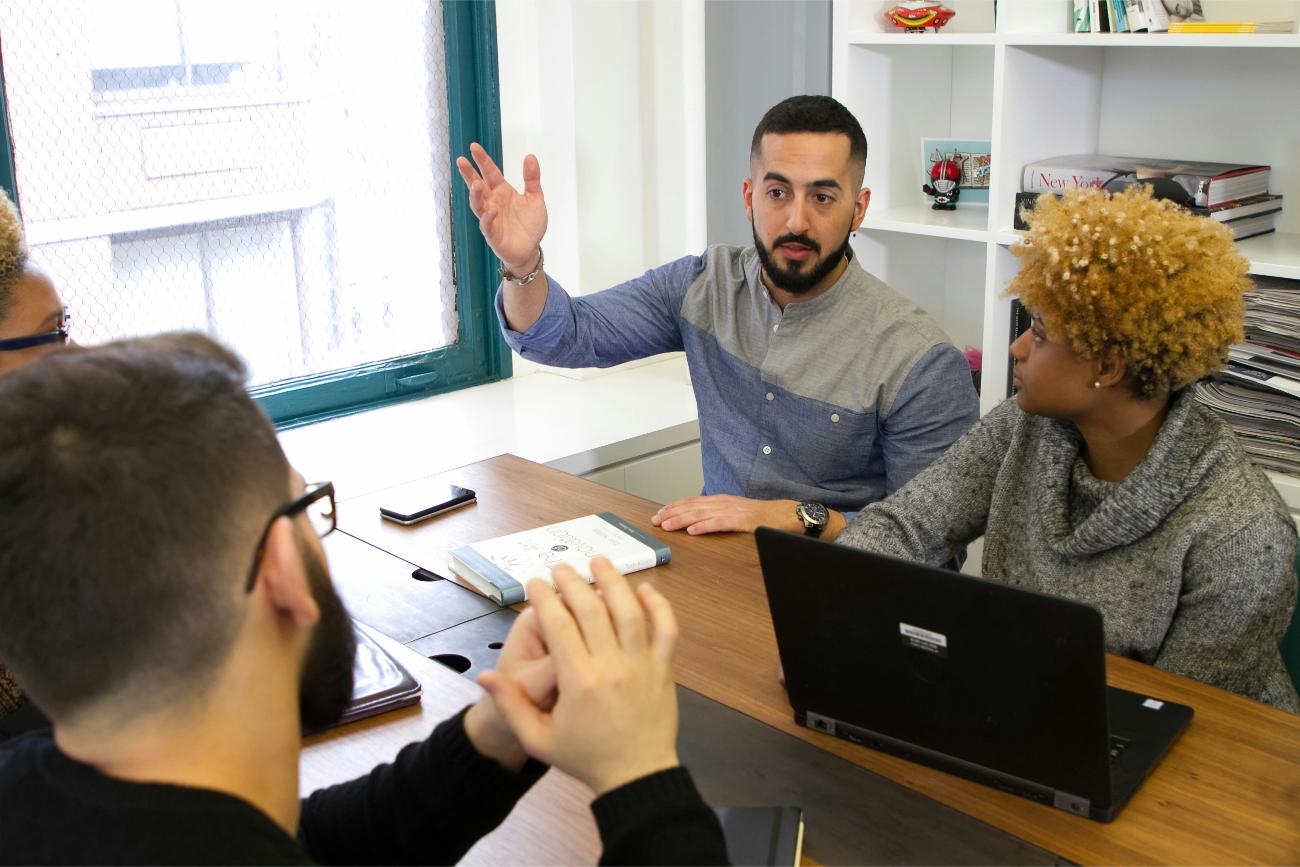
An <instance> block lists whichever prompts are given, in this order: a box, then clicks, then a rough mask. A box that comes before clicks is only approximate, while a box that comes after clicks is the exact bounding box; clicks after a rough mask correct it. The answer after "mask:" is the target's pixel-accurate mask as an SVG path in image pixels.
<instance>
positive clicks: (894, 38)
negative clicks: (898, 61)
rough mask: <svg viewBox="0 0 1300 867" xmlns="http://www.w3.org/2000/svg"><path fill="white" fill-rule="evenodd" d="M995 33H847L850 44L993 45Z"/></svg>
mask: <svg viewBox="0 0 1300 867" xmlns="http://www.w3.org/2000/svg"><path fill="white" fill-rule="evenodd" d="M998 40H999V34H997V33H943V32H939V33H900V32H898V31H893V32H888V33H887V32H883V31H878V30H855V31H853V32H852V33H850V34H849V37H848V42H849V44H850V45H890V46H893V45H906V46H909V47H910V46H913V45H994V44H996V43H997V42H998Z"/></svg>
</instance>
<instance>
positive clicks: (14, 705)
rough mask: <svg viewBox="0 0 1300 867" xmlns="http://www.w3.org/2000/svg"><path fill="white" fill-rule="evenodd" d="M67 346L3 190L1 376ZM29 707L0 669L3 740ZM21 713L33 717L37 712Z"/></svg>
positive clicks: (63, 322)
mask: <svg viewBox="0 0 1300 867" xmlns="http://www.w3.org/2000/svg"><path fill="white" fill-rule="evenodd" d="M67 342H68V323H67V311H66V310H65V309H64V307H63V301H62V300H61V299H60V298H59V291H58V290H57V289H55V288H54V284H53V283H51V282H50V278H48V277H46V276H45V275H44V274H42V273H41V272H40V271H39V270H37V268H36V267H35V266H34V265H32V263H31V262H29V261H28V260H27V242H26V240H25V239H24V237H23V224H22V220H21V219H20V218H19V216H18V209H17V208H15V207H14V205H13V202H11V201H9V198H8V196H6V195H5V193H4V191H3V190H0V375H3V374H5V373H8V372H9V371H11V370H14V369H16V368H19V367H22V366H23V365H24V364H28V363H30V362H32V361H35V360H36V359H37V358H39V357H40V356H41V355H43V354H44V353H46V352H49V351H50V350H52V349H54V348H57V347H59V346H63V345H64V344H65V343H67ZM25 704H26V697H25V696H24V695H23V693H22V690H20V689H19V688H18V686H17V684H15V683H14V682H13V679H12V678H11V677H10V676H9V672H8V671H6V670H5V668H4V665H3V664H0V737H3V733H4V732H5V731H6V730H17V729H19V728H23V727H25V725H26V720H25V719H24V720H18V719H16V718H15V717H8V716H7V715H8V714H10V712H12V711H15V710H16V709H19V708H23V705H25ZM22 712H23V713H24V715H25V716H30V715H32V714H33V713H34V709H33V708H23V711H22ZM33 721H39V718H35V719H34V720H33Z"/></svg>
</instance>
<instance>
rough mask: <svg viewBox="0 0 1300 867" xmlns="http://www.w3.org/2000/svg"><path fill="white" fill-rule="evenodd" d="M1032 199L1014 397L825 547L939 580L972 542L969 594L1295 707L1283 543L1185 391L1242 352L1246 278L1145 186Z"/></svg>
mask: <svg viewBox="0 0 1300 867" xmlns="http://www.w3.org/2000/svg"><path fill="white" fill-rule="evenodd" d="M1038 202H1039V203H1038V205H1037V207H1036V209H1035V211H1034V213H1033V214H1032V215H1031V216H1030V217H1029V218H1028V219H1029V223H1030V227H1031V229H1030V232H1029V234H1028V235H1027V237H1026V238H1025V241H1026V243H1025V244H1024V245H1021V246H1018V247H1016V248H1014V251H1015V253H1016V254H1017V255H1018V256H1019V257H1020V260H1021V266H1020V273H1019V274H1018V275H1017V276H1016V278H1015V280H1014V281H1013V282H1012V284H1011V286H1010V291H1011V292H1013V293H1015V294H1017V295H1019V296H1020V299H1021V301H1022V302H1023V303H1024V305H1025V306H1026V307H1027V308H1028V309H1029V311H1030V313H1031V314H1033V317H1034V321H1033V325H1032V327H1031V328H1030V329H1029V330H1027V331H1025V333H1024V334H1021V335H1019V336H1018V337H1017V338H1016V340H1015V342H1014V343H1012V344H1011V354H1012V356H1014V357H1015V359H1016V366H1015V382H1016V384H1017V386H1018V391H1017V394H1016V396H1015V397H1014V398H1012V399H1010V400H1007V401H1005V402H1004V403H1002V404H1001V405H1000V406H998V407H996V408H994V409H993V410H992V411H991V412H989V413H988V415H986V416H984V418H982V419H981V420H980V421H979V423H977V424H976V425H975V427H973V428H971V429H970V430H969V431H968V432H967V433H966V434H965V435H964V436H963V437H962V438H961V439H959V440H958V441H957V442H956V443H954V444H953V446H952V448H950V449H949V450H948V451H947V452H946V453H945V454H944V455H943V456H942V457H940V458H939V459H938V460H936V461H935V462H934V463H933V464H931V465H930V466H929V467H927V468H926V469H925V470H922V471H921V472H920V473H919V474H918V475H917V476H916V477H915V478H914V479H912V481H911V482H909V483H908V484H907V485H905V486H904V487H903V488H901V489H899V490H898V491H897V492H895V493H894V495H893V496H891V497H890V498H888V499H887V500H883V501H882V502H879V503H875V504H872V505H870V506H868V507H866V508H865V509H863V510H862V512H861V513H859V515H858V518H857V520H856V521H854V523H853V524H851V525H850V526H849V527H848V528H847V529H846V530H845V531H844V532H843V533H841V534H840V536H839V537H838V538H837V540H836V541H837V542H840V543H841V544H846V545H851V546H855V547H859V548H866V549H869V550H873V551H877V552H881V553H886V554H893V555H895V556H899V557H904V558H907V559H911V560H917V561H922V562H927V563H930V564H932V565H939V564H941V563H944V562H946V561H947V560H948V559H949V558H951V557H952V556H953V555H954V554H955V553H956V552H958V551H960V550H962V549H964V548H965V546H966V545H967V544H969V543H970V542H973V541H974V540H975V539H977V538H979V537H981V536H983V537H984V557H983V562H982V575H983V577H984V578H986V579H990V580H995V581H1005V582H1007V583H1010V584H1014V585H1017V586H1020V587H1025V588H1028V589H1031V590H1037V591H1040V592H1044V593H1052V594H1056V595H1058V596H1064V597H1068V598H1072V599H1076V600H1079V601H1082V602H1087V603H1090V604H1092V605H1094V606H1096V607H1097V608H1099V609H1100V610H1101V612H1102V614H1103V615H1104V618H1105V630H1106V647H1107V649H1108V650H1109V651H1110V652H1111V653H1116V654H1119V655H1122V656H1128V657H1130V658H1133V659H1137V660H1140V661H1142V662H1145V663H1148V664H1150V665H1154V666H1156V667H1157V668H1162V669H1164V670H1166V671H1172V672H1174V673H1176V674H1181V675H1184V676H1186V677H1191V678H1194V679H1196V680H1200V681H1203V682H1205V683H1209V684H1211V685H1214V686H1217V687H1219V688H1221V689H1226V690H1230V691H1232V692H1236V693H1239V694H1241V695H1244V696H1248V697H1250V698H1254V699H1257V700H1259V701H1262V702H1266V703H1268V704H1272V705H1275V706H1277V707H1281V708H1284V709H1287V710H1290V711H1296V710H1300V703H1298V702H1297V698H1296V692H1295V689H1294V688H1293V687H1292V684H1291V681H1290V679H1289V678H1288V676H1287V672H1286V669H1285V668H1284V667H1283V663H1282V657H1281V654H1280V653H1279V648H1278V644H1279V641H1280V640H1281V638H1282V634H1283V632H1285V630H1286V628H1287V624H1288V622H1289V621H1290V619H1291V611H1292V607H1293V605H1294V604H1295V598H1296V578H1295V572H1294V566H1293V559H1294V557H1295V547H1296V531H1295V526H1294V525H1293V524H1292V523H1291V519H1290V516H1289V515H1288V514H1287V511H1286V508H1285V506H1284V505H1283V504H1282V501H1281V499H1280V498H1279V497H1278V495H1277V493H1276V491H1274V490H1273V487H1272V485H1270V484H1269V482H1268V480H1267V478H1265V476H1264V474H1263V473H1262V472H1260V470H1258V469H1257V468H1256V467H1254V466H1253V465H1252V464H1251V463H1250V462H1249V461H1248V459H1247V458H1246V455H1245V453H1244V452H1243V451H1242V449H1241V446H1240V445H1239V444H1238V442H1237V440H1236V438H1235V437H1234V436H1233V434H1232V431H1231V430H1229V429H1228V426H1227V425H1226V424H1224V422H1223V421H1222V420H1221V419H1220V418H1219V417H1218V416H1216V415H1215V414H1214V413H1213V412H1211V411H1210V410H1209V409H1207V408H1206V407H1204V406H1202V405H1201V404H1199V403H1197V401H1196V399H1195V398H1194V397H1193V395H1192V390H1191V389H1190V388H1188V387H1187V386H1189V385H1191V384H1192V383H1193V382H1195V381H1196V380H1197V379H1200V378H1201V377H1202V376H1205V375H1206V374H1209V373H1211V372H1213V371H1215V370H1217V369H1219V368H1220V367H1221V366H1222V364H1223V361H1224V359H1225V358H1226V357H1227V354H1228V346H1229V345H1230V344H1232V343H1234V342H1236V341H1239V340H1241V336H1242V298H1241V295H1242V292H1243V290H1244V289H1245V288H1247V287H1248V286H1249V285H1250V281H1249V279H1248V278H1247V277H1246V270H1247V263H1246V261H1245V260H1244V259H1243V258H1242V257H1241V256H1240V255H1239V254H1238V253H1237V252H1236V250H1235V249H1234V247H1233V243H1232V236H1231V234H1230V233H1229V232H1228V230H1227V229H1226V228H1224V227H1223V225H1222V224H1220V223H1216V222H1214V221H1212V220H1208V219H1205V218H1202V217H1196V216H1193V215H1192V214H1190V213H1188V212H1187V211H1184V210H1182V209H1180V208H1178V207H1177V206H1176V205H1174V204H1172V203H1170V202H1166V201H1159V200H1154V199H1152V198H1151V194H1150V191H1149V189H1148V188H1147V187H1146V186H1145V185H1140V186H1135V187H1132V188H1130V189H1128V190H1126V191H1124V192H1123V193H1119V194H1117V195H1113V196H1112V195H1108V194H1106V193H1104V192H1101V191H1097V190H1092V191H1077V192H1072V193H1067V194H1066V196H1065V198H1064V200H1063V201H1061V202H1059V203H1058V202H1057V201H1056V200H1055V199H1054V198H1053V197H1050V196H1046V197H1043V198H1040V199H1039V200H1038Z"/></svg>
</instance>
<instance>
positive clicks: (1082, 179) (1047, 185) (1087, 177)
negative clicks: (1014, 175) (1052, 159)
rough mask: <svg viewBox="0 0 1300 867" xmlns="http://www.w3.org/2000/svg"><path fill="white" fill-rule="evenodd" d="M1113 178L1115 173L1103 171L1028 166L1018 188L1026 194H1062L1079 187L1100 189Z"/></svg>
mask: <svg viewBox="0 0 1300 867" xmlns="http://www.w3.org/2000/svg"><path fill="white" fill-rule="evenodd" d="M1113 177H1115V172H1113V171H1107V170H1105V169H1103V170H1100V171H1099V170H1097V169H1071V168H1068V167H1065V166H1044V165H1028V166H1025V173H1024V176H1023V177H1022V178H1021V184H1020V187H1021V189H1022V190H1023V191H1024V192H1026V193H1063V192H1065V191H1066V190H1073V189H1078V188H1080V187H1100V186H1103V185H1104V184H1105V183H1106V182H1107V181H1109V180H1110V179H1111V178H1113Z"/></svg>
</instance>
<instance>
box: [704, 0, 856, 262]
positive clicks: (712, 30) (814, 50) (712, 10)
mask: <svg viewBox="0 0 1300 867" xmlns="http://www.w3.org/2000/svg"><path fill="white" fill-rule="evenodd" d="M705 44H706V46H707V52H706V54H705V61H704V62H705V67H706V69H705V89H706V91H707V94H708V95H707V98H706V103H707V108H708V118H707V124H708V133H707V153H708V166H707V168H708V181H707V184H708V220H709V225H708V241H709V243H710V244H750V243H753V234H752V232H751V230H750V227H749V221H747V220H746V219H745V210H744V207H743V206H742V203H741V197H740V185H741V183H742V182H743V181H744V180H745V177H746V176H747V175H748V174H749V160H748V154H749V143H750V139H752V138H753V136H754V127H755V126H757V125H758V121H759V119H760V118H762V116H763V113H764V112H766V111H767V110H768V109H769V108H771V107H772V106H773V105H775V104H776V103H778V102H780V101H781V100H783V99H785V98H786V97H788V96H795V95H798V94H805V93H816V94H823V95H829V94H830V92H831V4H830V0H710V2H708V3H706V4H705Z"/></svg>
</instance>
